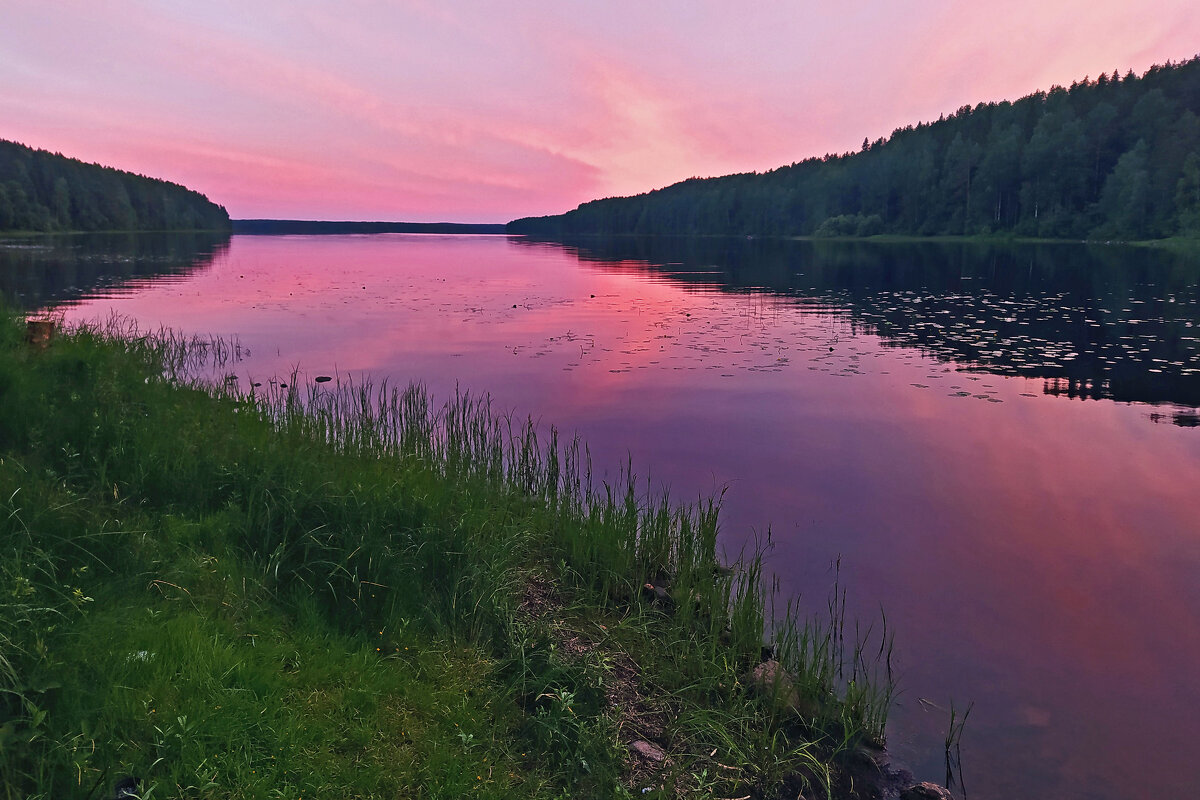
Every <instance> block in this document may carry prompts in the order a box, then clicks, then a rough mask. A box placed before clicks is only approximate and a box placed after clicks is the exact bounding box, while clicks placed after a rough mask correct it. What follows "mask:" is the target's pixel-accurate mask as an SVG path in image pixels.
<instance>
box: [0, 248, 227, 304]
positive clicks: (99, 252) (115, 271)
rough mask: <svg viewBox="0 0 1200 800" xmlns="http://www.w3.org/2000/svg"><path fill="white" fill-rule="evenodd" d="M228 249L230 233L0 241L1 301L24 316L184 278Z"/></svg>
mask: <svg viewBox="0 0 1200 800" xmlns="http://www.w3.org/2000/svg"><path fill="white" fill-rule="evenodd" d="M228 248H229V234H228V233H161V234H157V233H141V234H137V233H88V234H71V235H62V236H36V237H34V236H31V237H18V238H8V239H5V238H0V298H3V300H4V302H6V303H7V304H8V305H9V307H11V308H18V309H26V310H32V309H37V308H42V307H44V306H47V305H50V304H59V303H64V302H70V301H72V300H75V299H78V298H79V297H81V296H83V295H84V294H85V293H94V292H96V291H98V290H103V289H105V288H109V289H116V288H118V287H120V286H123V285H128V284H130V283H133V282H136V281H139V280H146V279H150V278H154V279H160V280H161V279H166V278H170V277H177V278H178V277H183V276H186V275H187V274H189V273H191V272H194V271H196V270H199V269H203V268H205V267H206V266H208V265H209V264H211V263H212V262H213V260H214V259H215V258H217V257H218V256H219V255H221V254H222V253H223V252H224V251H225V250H227V249H228Z"/></svg>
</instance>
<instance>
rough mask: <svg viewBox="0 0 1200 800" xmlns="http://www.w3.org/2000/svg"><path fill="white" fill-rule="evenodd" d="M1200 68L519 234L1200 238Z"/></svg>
mask: <svg viewBox="0 0 1200 800" xmlns="http://www.w3.org/2000/svg"><path fill="white" fill-rule="evenodd" d="M1198 114H1200V56H1198V57H1196V58H1193V59H1191V60H1190V61H1186V62H1183V63H1180V64H1169V63H1168V64H1167V65H1166V66H1155V67H1152V68H1151V69H1150V70H1149V71H1147V72H1146V73H1145V74H1144V75H1141V76H1138V75H1135V74H1133V72H1129V73H1127V74H1126V75H1125V76H1123V77H1122V76H1120V75H1119V74H1117V73H1116V72H1114V73H1113V74H1112V75H1101V76H1100V77H1099V78H1097V79H1095V80H1089V79H1086V78H1085V79H1084V80H1083V81H1080V82H1077V83H1073V84H1071V86H1070V87H1069V88H1064V87H1061V86H1055V87H1053V88H1052V89H1050V91H1048V92H1037V93H1036V94H1032V95H1029V96H1028V97H1023V98H1021V99H1020V100H1017V101H1015V102H1009V101H1004V102H1000V103H981V104H979V105H977V106H975V107H974V108H972V107H970V106H963V107H962V108H960V109H959V110H958V111H957V112H955V113H954V114H953V115H951V116H950V117H948V118H946V117H943V118H942V119H939V120H938V121H937V122H933V123H922V124H919V125H916V126H908V127H905V128H900V129H898V130H896V131H894V132H893V133H892V135H891V136H890V137H888V138H887V139H886V140H884V139H878V140H876V141H874V142H870V141H864V142H863V146H862V149H861V151H860V152H857V153H846V154H844V155H827V156H825V157H824V158H810V159H808V160H805V161H801V162H799V163H796V164H792V165H791V166H786V167H780V168H779V169H775V170H772V171H770V172H766V173H746V174H740V175H729V176H726V177H721V178H703V179H702V178H692V179H690V180H686V181H683V182H682V183H677V184H675V185H673V186H668V187H666V188H665V189H659V190H657V191H653V192H649V193H647V194H642V195H637V196H636V197H624V198H609V199H605V200H596V201H593V202H590V203H584V204H583V205H581V206H579V208H577V209H575V210H574V211H570V212H568V213H566V214H562V215H560V216H552V217H529V218H525V219H519V220H514V221H513V222H510V223H509V225H508V231H509V232H510V233H524V234H531V235H541V236H549V237H554V236H563V235H571V234H613V233H653V234H658V233H670V234H746V235H751V234H757V235H817V236H826V235H827V236H844V235H851V236H854V235H858V236H862V235H871V234H878V233H892V234H915V235H933V234H951V235H956V234H987V233H1013V234H1017V235H1020V236H1039V237H1051V238H1085V237H1091V238H1115V239H1148V238H1157V237H1163V236H1172V235H1178V234H1184V235H1193V236H1194V235H1200V117H1198V116H1197V115H1198Z"/></svg>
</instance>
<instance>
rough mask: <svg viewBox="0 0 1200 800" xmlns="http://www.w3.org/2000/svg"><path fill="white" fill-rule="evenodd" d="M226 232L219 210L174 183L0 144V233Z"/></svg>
mask: <svg viewBox="0 0 1200 800" xmlns="http://www.w3.org/2000/svg"><path fill="white" fill-rule="evenodd" d="M228 229H229V214H228V213H227V212H226V211H225V209H224V208H223V207H222V206H219V205H217V204H216V203H213V202H210V201H209V199H208V198H207V197H205V196H204V195H202V194H200V193H199V192H195V191H192V190H191V189H188V188H186V187H184V186H180V185H179V184H177V183H170V182H169V181H164V180H159V179H157V178H148V177H146V176H144V175H135V174H134V173H131V172H123V171H121V170H118V169H113V168H111V167H103V166H100V165H99V164H88V163H85V162H83V161H79V160H78V159H74V158H67V157H66V156H63V155H62V154H60V153H50V152H48V151H46V150H35V149H33V148H31V147H26V146H25V145H23V144H18V143H17V142H10V141H6V140H3V139H0V231H6V230H8V231H139V230H154V231H166V230H228Z"/></svg>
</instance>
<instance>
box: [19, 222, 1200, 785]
mask: <svg viewBox="0 0 1200 800" xmlns="http://www.w3.org/2000/svg"><path fill="white" fill-rule="evenodd" d="M1198 280H1200V257H1197V256H1195V255H1193V256H1191V257H1187V256H1177V255H1172V254H1170V253H1164V252H1161V251H1156V250H1148V249H1133V248H1120V247H1115V246H1114V247H1087V246H1083V245H1069V244H1060V245H1036V246H1033V245H1028V246H998V245H997V246H992V245H977V244H970V245H968V244H872V243H837V242H826V243H813V242H793V241H772V240H758V239H755V240H743V239H675V240H673V239H654V240H646V239H621V240H610V241H602V240H592V241H580V242H573V243H569V244H559V243H552V242H533V241H528V240H525V239H520V238H508V237H503V236H432V235H400V234H383V235H365V236H315V237H304V236H234V237H233V238H232V239H222V238H213V237H204V236H191V237H168V236H156V237H149V236H147V237H62V238H58V239H48V240H47V239H31V240H8V241H4V242H3V244H2V245H0V291H2V292H5V293H8V294H19V296H20V301H21V302H23V303H24V304H25V305H26V306H27V307H38V306H45V305H50V306H57V307H58V308H60V309H61V313H63V314H64V315H65V316H66V318H67V319H68V320H77V319H94V318H97V317H99V318H105V317H108V316H109V315H111V314H114V313H115V314H119V315H124V316H128V317H131V318H133V319H134V320H137V321H138V322H139V324H141V325H142V326H143V327H151V328H156V327H157V326H159V325H166V326H170V327H173V328H177V329H180V330H182V331H186V332H203V333H212V334H219V335H222V336H236V337H237V338H238V339H239V340H240V342H241V344H242V345H243V346H244V347H245V348H247V349H248V350H249V355H248V357H247V358H246V359H245V360H243V361H242V362H241V363H239V364H238V365H236V367H235V369H236V371H237V374H238V375H239V378H240V381H241V385H243V386H249V383H250V382H251V381H258V380H265V379H268V378H270V377H272V376H275V375H285V374H288V373H290V372H291V371H292V370H293V369H299V370H300V371H301V372H303V373H306V374H307V375H309V376H316V375H319V374H324V375H335V374H336V375H339V376H353V377H355V378H357V377H359V376H361V375H362V374H364V373H366V374H370V375H372V376H374V377H375V378H377V379H378V378H384V377H386V378H388V379H389V380H390V381H391V382H392V383H401V384H403V383H407V382H409V381H420V382H423V383H424V384H425V385H426V386H427V387H429V389H430V390H431V391H432V392H433V393H434V394H435V395H436V396H438V397H445V396H446V395H447V394H448V393H450V392H452V391H454V389H455V387H456V386H457V387H460V388H463V389H470V390H471V391H487V392H489V393H490V394H491V395H492V397H493V398H494V405H495V406H496V407H497V408H499V409H503V410H512V411H514V412H516V413H517V414H519V415H522V416H524V415H526V414H528V415H532V416H533V417H534V418H535V419H539V420H541V421H543V422H544V423H547V424H550V423H553V424H555V425H557V426H558V427H559V428H560V430H562V431H564V432H567V433H570V432H578V433H579V435H580V436H581V437H582V438H583V439H584V440H585V441H586V442H588V443H589V445H590V447H591V453H592V457H593V460H594V462H595V464H596V466H597V471H598V472H604V470H603V469H602V468H603V467H607V474H608V475H610V476H612V475H615V474H616V470H617V469H618V468H619V467H620V466H621V465H622V464H623V463H624V462H625V460H626V457H627V456H628V457H631V458H632V462H633V464H634V468H635V471H637V472H638V474H639V475H642V476H646V475H648V476H649V478H650V480H651V482H652V484H653V485H654V486H660V485H662V486H670V487H671V490H672V494H673V496H674V497H676V498H677V499H679V500H681V501H691V500H695V499H698V498H700V497H705V496H709V495H713V494H716V493H720V492H721V491H725V494H724V509H723V526H722V535H723V537H724V539H723V541H724V544H725V546H726V548H727V549H728V550H730V551H732V552H736V551H737V550H738V549H739V548H741V547H743V546H745V545H747V544H749V543H752V542H754V541H759V542H762V543H767V542H768V538H769V551H768V554H767V564H768V567H769V569H770V571H771V572H772V573H773V575H774V576H775V577H777V579H778V583H779V587H780V591H781V593H782V594H783V595H784V596H791V595H796V594H799V595H801V597H802V599H803V600H804V601H805V602H806V604H807V605H808V606H810V607H811V608H812V609H813V610H814V611H817V610H820V609H823V608H824V606H825V602H826V598H827V593H828V592H829V590H830V588H831V585H832V582H833V579H834V567H833V565H834V563H835V562H836V561H837V560H838V559H840V572H841V584H842V585H843V586H844V587H845V588H846V589H847V590H848V598H849V606H850V610H851V614H852V615H857V616H858V617H859V618H860V619H862V620H863V621H864V622H866V623H869V622H871V621H872V620H876V621H877V620H878V618H879V615H880V609H881V608H882V609H883V611H884V612H886V616H887V623H888V625H889V627H890V628H891V629H892V630H893V631H894V632H895V635H896V656H895V659H894V665H895V666H896V668H897V670H898V673H899V676H900V689H901V694H900V696H899V698H898V702H897V706H896V708H895V710H894V712H893V714H892V717H891V722H890V723H889V732H890V734H889V736H890V738H889V747H890V748H891V750H892V751H893V752H894V753H895V754H896V755H897V756H898V757H899V758H900V759H901V760H902V761H904V762H905V763H906V764H907V765H908V766H910V767H911V768H913V770H914V771H915V772H916V773H917V774H918V777H920V778H922V779H927V780H933V781H939V782H940V781H943V780H944V779H945V766H944V761H943V756H942V752H941V749H942V738H943V736H944V735H945V732H946V727H947V724H948V721H949V711H948V709H949V707H950V704H951V702H953V703H954V705H955V707H956V708H958V709H960V710H961V709H962V708H964V707H965V706H966V705H967V704H968V703H970V702H973V703H974V707H973V710H972V712H971V715H970V718H969V721H968V723H967V726H966V729H965V732H964V734H963V739H962V746H963V763H962V767H963V771H962V778H963V780H964V782H965V786H966V789H967V794H968V796H969V797H971V798H1011V797H1055V798H1064V799H1065V798H1104V799H1107V798H1126V797H1134V796H1138V797H1181V796H1189V795H1190V794H1191V793H1192V792H1194V791H1195V789H1196V787H1197V785H1198V783H1200V778H1197V776H1196V773H1195V765H1194V762H1195V754H1196V752H1197V748H1198V747H1200V745H1198V744H1197V743H1198V742H1200V713H1197V711H1198V710H1200V682H1198V681H1197V680H1195V678H1196V676H1197V675H1198V674H1200V491H1198V488H1200V289H1198V288H1197V284H1198ZM768 532H769V534H768ZM1189 790H1191V791H1189Z"/></svg>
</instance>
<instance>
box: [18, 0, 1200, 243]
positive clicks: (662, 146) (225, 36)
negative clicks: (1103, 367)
mask: <svg viewBox="0 0 1200 800" xmlns="http://www.w3.org/2000/svg"><path fill="white" fill-rule="evenodd" d="M1197 50H1200V9H1198V8H1197V6H1196V2H1195V0H1145V2H1139V3H1132V2H1127V1H1125V2H1116V1H1115V0H1086V1H1085V0H1058V1H1057V2H1056V1H1055V0H1040V1H1035V0H1011V1H1010V2H1007V3H1002V4H998V3H986V4H985V3H968V2H961V0H959V2H952V1H951V0H910V2H905V3H900V2H882V3H873V4H865V3H860V4H841V3H816V2H807V1H801V0H791V2H774V1H772V0H763V2H757V3H747V4H741V3H732V2H727V3H714V2H702V1H701V0H672V1H670V2H654V3H631V2H622V3H617V2H600V0H594V1H593V0H570V2H563V0H537V1H536V2H521V3H501V2H490V1H488V0H470V1H464V2H454V3H442V2H435V1H434V0H337V1H336V2H335V1H334V0H255V1H254V2H245V0H208V1H207V2H203V3H200V2H194V0H159V2H151V0H141V2H139V1H138V0H104V1H103V2H98V1H97V0H55V2H46V0H4V3H3V11H2V13H0V138H4V139H11V140H16V141H19V142H23V143H25V144H28V145H31V146H35V147H41V148H45V149H48V150H56V151H60V152H62V153H64V154H66V155H70V156H74V157H77V158H81V159H84V160H86V161H98V162H100V163H103V164H108V165H111V166H116V167H120V168H122V169H128V170H132V171H135V172H141V173H144V174H149V175H154V176H156V177H163V178H167V179H169V180H174V181H178V182H180V183H183V184H185V185H187V186H190V187H192V188H195V189H198V190H199V191H202V192H204V193H205V194H207V195H208V196H209V197H210V198H211V199H213V200H215V201H217V202H219V203H222V204H223V205H225V206H226V208H228V209H229V212H230V214H231V215H232V216H233V217H235V218H246V217H276V218H302V219H386V220H413V221H437V220H448V221H463V222H503V221H506V220H509V219H512V218H514V217H519V216H526V215H531V214H548V213H558V212H561V211H565V210H567V209H569V208H573V207H574V206H576V205H578V204H579V203H581V202H584V201H586V200H590V199H593V198H596V197H605V196H611V195H621V194H634V193H637V192H642V191H646V190H648V189H653V188H657V187H659V186H664V185H666V184H670V183H673V182H675V181H678V180H682V179H684V178H688V177H691V176H694V175H705V176H707V175H721V174H726V173H730V172H744V171H749V170H765V169H770V168H772V167H776V166H779V165H781V164H786V163H791V162H793V161H799V160H802V159H804V158H807V157H808V156H813V155H822V154H824V153H826V152H842V151H845V150H853V149H857V147H858V145H859V144H860V143H861V142H862V140H863V138H864V137H868V138H871V139H875V138H877V137H880V136H886V135H888V134H889V133H890V132H891V131H892V130H893V129H894V128H896V127H898V126H901V125H905V124H908V123H913V122H917V121H921V120H930V119H936V118H937V116H938V115H939V114H940V113H943V112H947V113H948V112H952V111H954V110H955V109H956V108H958V107H959V106H961V105H964V104H968V103H969V104H974V103H976V102H979V101H986V100H999V99H1005V98H1009V99H1015V98H1017V97H1020V96H1021V95H1024V94H1028V93H1030V92H1032V91H1036V90H1038V89H1043V88H1048V87H1049V86H1051V85H1052V84H1055V83H1059V84H1069V83H1070V82H1071V81H1072V80H1075V79H1079V78H1082V77H1084V76H1085V75H1086V76H1091V77H1095V76H1096V75H1097V74H1099V73H1100V72H1101V71H1107V72H1111V71H1112V70H1114V69H1119V70H1120V71H1121V72H1125V71H1126V70H1127V69H1130V68H1132V69H1134V70H1135V71H1138V72H1141V71H1143V70H1145V69H1146V68H1147V67H1149V66H1150V65H1151V64H1154V63H1162V62H1165V61H1167V60H1174V61H1179V60H1183V59H1187V58H1190V57H1192V56H1193V55H1195V54H1196V53H1197Z"/></svg>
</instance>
